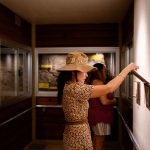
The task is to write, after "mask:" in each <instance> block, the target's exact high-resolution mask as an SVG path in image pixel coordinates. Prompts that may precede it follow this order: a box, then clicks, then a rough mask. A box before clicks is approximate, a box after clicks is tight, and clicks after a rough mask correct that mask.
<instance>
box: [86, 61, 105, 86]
mask: <svg viewBox="0 0 150 150" xmlns="http://www.w3.org/2000/svg"><path fill="white" fill-rule="evenodd" d="M93 66H94V67H96V68H97V70H95V71H91V72H90V73H89V74H88V76H89V77H88V79H87V83H88V84H92V81H93V80H95V79H97V80H102V81H104V80H105V76H104V74H103V71H104V69H105V66H104V65H103V64H101V63H96V64H94V65H93Z"/></svg>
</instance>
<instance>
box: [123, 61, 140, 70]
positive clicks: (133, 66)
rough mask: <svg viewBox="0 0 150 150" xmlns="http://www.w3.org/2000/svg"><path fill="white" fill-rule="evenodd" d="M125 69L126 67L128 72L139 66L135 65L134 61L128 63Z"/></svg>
mask: <svg viewBox="0 0 150 150" xmlns="http://www.w3.org/2000/svg"><path fill="white" fill-rule="evenodd" d="M126 69H128V70H129V72H131V71H136V70H137V69H139V66H137V65H136V64H134V63H130V64H129V65H128V66H127V67H126Z"/></svg>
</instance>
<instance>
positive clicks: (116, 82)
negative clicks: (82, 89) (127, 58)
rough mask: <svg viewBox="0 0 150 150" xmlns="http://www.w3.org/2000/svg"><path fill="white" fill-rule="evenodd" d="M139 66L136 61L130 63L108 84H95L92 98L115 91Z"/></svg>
mask: <svg viewBox="0 0 150 150" xmlns="http://www.w3.org/2000/svg"><path fill="white" fill-rule="evenodd" d="M138 68H139V67H138V66H137V65H135V64H134V63H131V64H129V65H128V66H127V67H126V68H124V69H123V70H122V71H121V72H120V74H119V75H117V76H116V77H115V78H114V79H112V80H111V81H110V82H108V83H107V84H106V85H95V86H93V89H92V94H91V98H95V97H100V96H102V95H106V94H108V93H111V92H114V91H115V90H116V89H117V88H118V87H119V86H120V85H121V83H122V82H123V81H124V79H125V78H126V76H127V75H128V73H129V72H130V71H132V70H137V69H138Z"/></svg>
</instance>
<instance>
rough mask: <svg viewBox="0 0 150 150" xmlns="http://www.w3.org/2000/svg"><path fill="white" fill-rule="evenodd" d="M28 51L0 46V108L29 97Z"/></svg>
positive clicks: (29, 71) (29, 57)
mask: <svg viewBox="0 0 150 150" xmlns="http://www.w3.org/2000/svg"><path fill="white" fill-rule="evenodd" d="M30 59H31V56H30V51H27V50H22V49H16V48H8V47H6V46H1V49H0V107H3V106H6V105H10V104H12V103H16V102H17V101H20V100H22V99H24V98H25V97H27V96H31V88H30V87H31V80H29V76H30V78H31V70H30V69H31V67H30V66H31V62H30Z"/></svg>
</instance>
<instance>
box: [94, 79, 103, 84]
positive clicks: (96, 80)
mask: <svg viewBox="0 0 150 150" xmlns="http://www.w3.org/2000/svg"><path fill="white" fill-rule="evenodd" d="M92 84H93V85H102V84H104V83H103V81H101V80H98V79H94V80H93V81H92Z"/></svg>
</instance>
